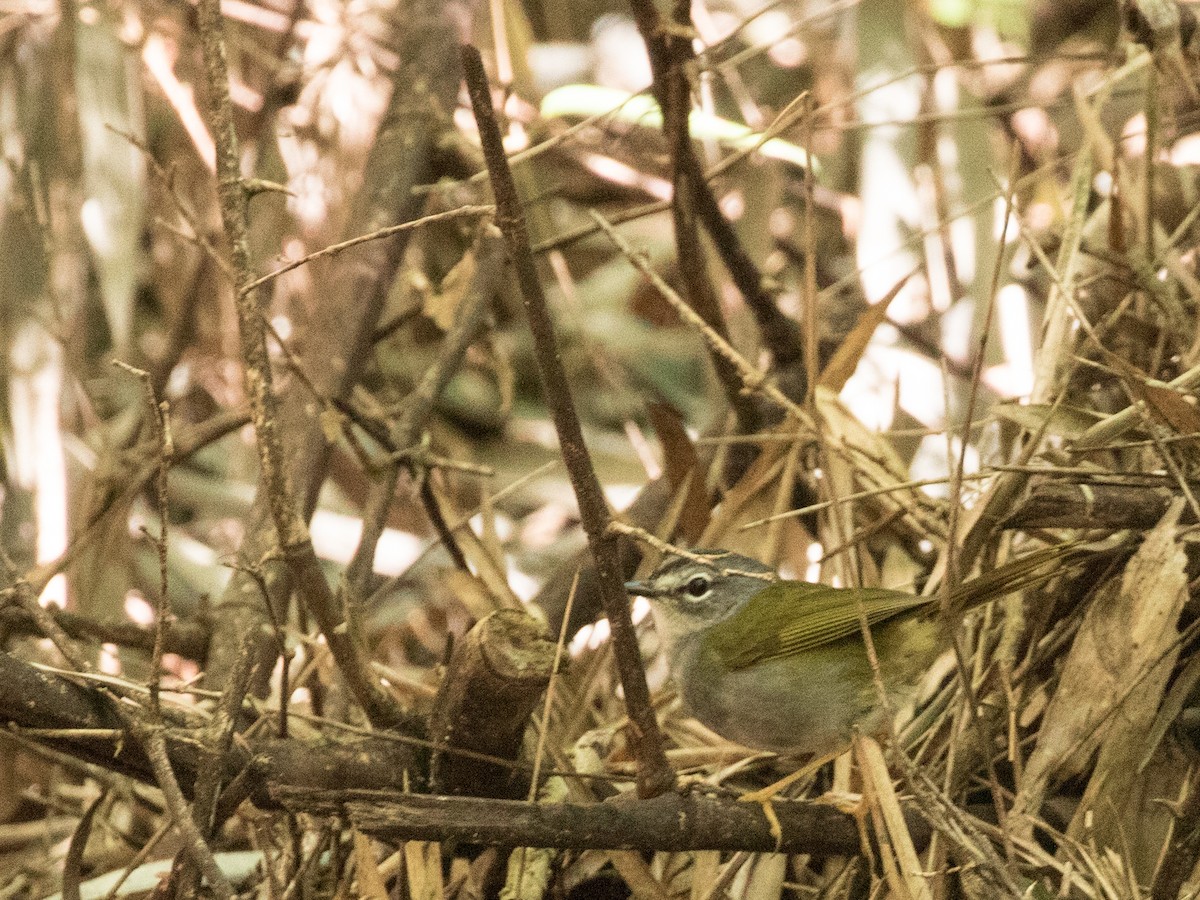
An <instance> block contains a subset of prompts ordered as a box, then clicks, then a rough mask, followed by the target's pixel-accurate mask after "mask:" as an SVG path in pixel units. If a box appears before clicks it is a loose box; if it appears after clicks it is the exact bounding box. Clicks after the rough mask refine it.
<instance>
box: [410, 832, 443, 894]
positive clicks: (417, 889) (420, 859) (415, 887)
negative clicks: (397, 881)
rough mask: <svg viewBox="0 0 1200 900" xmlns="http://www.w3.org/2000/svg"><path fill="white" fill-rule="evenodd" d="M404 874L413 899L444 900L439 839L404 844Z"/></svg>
mask: <svg viewBox="0 0 1200 900" xmlns="http://www.w3.org/2000/svg"><path fill="white" fill-rule="evenodd" d="M404 874H405V875H407V876H408V895H409V896H410V897H411V898H412V900H442V897H443V896H444V893H445V888H444V887H443V886H442V845H441V844H439V843H438V842H437V841H407V842H406V843H405V844H404Z"/></svg>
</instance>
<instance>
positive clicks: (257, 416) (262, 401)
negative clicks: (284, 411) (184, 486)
mask: <svg viewBox="0 0 1200 900" xmlns="http://www.w3.org/2000/svg"><path fill="white" fill-rule="evenodd" d="M197 11H198V14H199V15H198V25H199V32H200V41H201V46H202V48H203V52H204V65H205V75H206V79H205V81H206V88H207V93H208V96H209V103H210V115H211V117H212V125H213V133H214V135H215V137H216V145H217V190H218V195H219V198H220V206H221V220H222V223H223V225H224V227H225V233H226V236H227V237H228V239H229V243H230V247H231V251H232V262H233V270H234V282H235V286H236V291H235V301H236V304H235V305H236V308H237V317H238V334H239V338H240V347H241V356H242V366H243V380H244V383H245V390H246V394H247V396H248V397H249V398H250V410H251V416H252V418H253V421H254V432H255V437H256V442H257V447H258V460H259V466H260V469H261V471H260V485H261V489H262V490H263V491H264V492H265V494H266V499H267V504H268V506H269V509H270V512H271V519H272V520H273V522H274V525H275V531H276V534H277V537H278V541H279V544H280V546H281V548H282V550H283V552H284V555H285V558H286V562H287V565H288V569H289V571H290V573H291V575H292V578H293V582H294V585H295V587H296V589H297V591H298V592H299V594H300V596H301V597H303V599H304V603H305V606H306V607H307V608H308V609H309V610H310V611H311V612H312V614H313V616H314V617H315V618H316V620H317V624H318V626H319V627H320V628H321V632H322V634H324V635H325V639H326V641H327V642H328V645H329V650H330V652H331V653H332V654H333V656H334V658H335V659H336V660H337V663H338V667H339V669H340V670H341V672H342V675H343V677H344V678H345V679H346V683H347V685H348V687H349V688H350V690H351V692H352V693H353V694H354V697H355V699H356V700H357V701H358V702H359V704H360V705H361V706H362V707H363V710H364V711H365V712H366V714H367V717H368V718H369V719H370V720H371V722H372V723H374V724H376V725H378V726H381V727H387V726H393V725H396V724H398V723H399V722H401V721H404V719H405V714H404V711H403V710H402V709H401V708H400V706H399V704H398V703H397V702H396V699H395V698H394V697H393V696H392V695H391V694H390V693H388V692H387V691H386V690H384V688H383V687H382V686H381V685H380V683H379V681H378V679H377V678H375V676H374V674H373V673H372V672H371V668H370V666H369V665H367V661H366V655H365V653H364V651H363V649H362V647H360V646H359V644H358V642H357V641H355V640H354V637H353V635H352V634H350V633H349V632H348V630H347V629H345V628H343V627H342V626H343V623H344V620H343V618H342V615H341V611H340V609H339V607H338V605H337V603H336V600H335V598H334V596H333V592H332V590H331V589H330V587H329V583H328V581H326V579H325V575H324V573H323V572H322V570H321V565H320V562H319V561H318V560H317V558H316V554H315V552H314V550H313V546H312V541H311V539H310V538H309V535H308V529H307V527H306V526H305V524H304V521H303V519H301V517H300V515H299V514H298V512H297V507H296V503H295V501H294V499H293V497H292V491H291V487H290V485H289V484H288V480H287V472H286V470H285V467H284V456H283V444H282V440H281V438H280V434H279V416H278V410H277V404H276V400H275V395H274V392H273V390H272V384H271V382H272V376H271V365H270V360H269V358H268V356H267V341H266V330H265V328H264V327H263V321H262V316H261V315H260V311H261V309H262V304H261V301H260V298H259V294H258V290H257V288H256V287H255V286H254V278H253V270H252V266H251V261H250V247H249V242H248V239H247V230H246V201H247V198H246V191H245V188H244V185H243V183H242V177H241V169H240V162H239V160H240V152H239V149H238V138H237V133H236V132H235V130H234V127H233V109H232V105H231V103H230V99H229V73H228V70H227V66H226V60H225V45H224V36H223V32H224V28H223V23H222V19H221V4H220V0H201V2H200V3H199V4H198V7H197Z"/></svg>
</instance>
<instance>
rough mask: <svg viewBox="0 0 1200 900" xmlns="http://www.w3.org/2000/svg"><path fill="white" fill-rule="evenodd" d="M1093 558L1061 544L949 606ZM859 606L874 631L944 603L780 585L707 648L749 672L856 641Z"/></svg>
mask: <svg viewBox="0 0 1200 900" xmlns="http://www.w3.org/2000/svg"><path fill="white" fill-rule="evenodd" d="M1094 553H1095V551H1094V550H1090V549H1089V548H1086V547H1084V546H1082V545H1079V544H1060V545H1057V546H1054V547H1046V548H1043V549H1041V550H1035V551H1033V552H1032V553H1026V554H1023V555H1022V556H1019V557H1017V558H1016V559H1012V560H1010V561H1008V562H1007V563H1004V564H1003V565H1000V566H997V567H995V568H994V569H991V570H989V571H987V572H985V573H984V574H982V575H980V576H978V577H976V578H973V579H971V580H970V581H967V582H964V583H963V584H961V585H959V586H958V587H957V588H956V589H955V590H954V591H953V592H952V593H951V597H950V606H951V608H952V609H957V610H959V611H960V612H962V611H965V610H967V609H970V608H972V607H974V606H978V605H980V604H982V603H986V602H988V601H990V600H995V599H997V598H999V597H1003V596H1004V595H1005V594H1009V593H1012V592H1014V591H1019V590H1024V589H1028V588H1033V587H1037V586H1039V585H1041V584H1044V583H1045V582H1047V581H1049V580H1050V579H1051V578H1053V577H1054V576H1055V575H1057V574H1060V573H1061V572H1062V571H1063V570H1064V569H1065V568H1068V567H1070V566H1072V565H1075V564H1076V563H1078V562H1080V561H1081V560H1083V559H1086V558H1088V557H1090V556H1093V555H1094ZM856 593H857V594H858V597H857V598H856V597H855V594H856ZM860 603H861V605H862V606H863V608H864V611H865V612H866V617H867V624H868V625H869V626H870V627H872V628H873V627H875V626H876V625H880V624H882V623H883V622H886V621H888V620H889V619H892V618H894V617H896V616H898V615H901V614H902V613H905V612H908V611H909V610H913V609H918V608H920V607H923V606H926V605H928V606H929V607H930V608H932V607H934V606H937V605H939V604H940V598H939V597H937V596H934V597H918V596H916V595H914V594H906V593H904V592H903V591H894V590H889V589H887V588H864V589H861V590H857V591H856V590H854V589H847V588H832V587H829V586H828V585H822V584H810V583H808V582H805V581H777V582H775V583H774V584H770V585H768V586H767V587H765V588H763V589H762V590H761V591H760V592H759V593H758V594H756V595H755V596H754V597H752V598H751V599H750V600H749V601H748V602H747V603H746V605H745V607H743V608H742V609H740V610H738V612H737V613H736V614H735V615H733V616H731V617H730V618H729V619H727V620H725V621H724V622H721V623H719V624H717V625H715V626H713V628H712V629H711V630H710V631H709V634H708V636H707V637H706V638H705V643H706V646H707V647H708V648H709V649H711V650H713V651H714V652H715V653H716V654H717V656H718V658H719V659H720V660H721V661H722V662H723V663H724V664H725V665H726V666H728V667H729V668H730V669H744V668H746V667H748V666H752V665H754V664H755V663H759V662H763V661H765V660H768V659H774V658H776V657H781V656H790V655H792V654H795V653H803V652H804V651H806V650H812V649H814V648H816V647H822V646H825V645H828V644H831V643H833V642H834V641H838V640H841V639H842V638H846V637H849V636H850V635H853V634H858V633H859V632H860V631H861V626H860V624H859V623H860V620H859V604H860Z"/></svg>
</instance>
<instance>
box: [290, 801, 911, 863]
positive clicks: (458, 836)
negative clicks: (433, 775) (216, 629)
mask: <svg viewBox="0 0 1200 900" xmlns="http://www.w3.org/2000/svg"><path fill="white" fill-rule="evenodd" d="M272 794H273V796H274V797H275V798H276V799H277V800H278V801H279V802H280V803H282V804H283V805H284V806H286V807H287V808H288V809H290V810H292V811H293V812H297V813H299V812H303V813H308V814H310V815H325V816H328V815H346V816H347V817H349V819H350V821H351V822H352V823H353V824H354V825H355V827H356V828H359V829H361V830H363V831H365V832H367V833H368V834H372V835H374V836H376V837H378V838H380V839H381V840H386V841H393V842H397V843H399V842H403V841H413V840H417V841H421V840H424V841H428V840H457V841H461V842H463V843H467V844H488V845H498V846H506V847H557V848H562V849H576V850H618V849H620V850H663V851H675V852H678V851H684V850H750V851H755V852H760V853H773V852H783V853H811V854H814V855H821V856H829V855H853V854H858V853H861V852H862V849H863V841H862V836H861V835H860V833H859V825H858V822H857V821H856V819H855V818H854V816H852V815H849V814H847V813H844V812H841V811H840V810H838V809H836V808H835V807H834V806H832V805H830V804H827V803H810V802H802V801H796V800H779V801H776V802H775V803H774V804H773V805H774V810H775V814H776V815H777V816H778V818H779V824H780V826H781V828H782V834H783V836H782V840H781V842H780V843H778V844H777V843H776V840H775V837H774V835H772V834H771V825H770V822H769V821H768V819H767V817H766V815H765V814H764V813H763V811H762V808H761V807H760V806H759V805H758V804H755V803H742V802H740V801H738V800H734V799H731V798H727V797H706V796H703V795H700V794H696V793H690V794H682V795H681V794H676V793H674V792H671V793H667V794H662V795H660V796H657V797H653V798H650V799H634V798H632V797H630V796H629V795H628V794H622V795H618V796H617V797H615V798H613V799H612V800H608V801H606V802H604V803H546V804H539V803H525V802H521V801H516V800H493V799H484V798H480V797H437V796H430V795H426V794H400V793H388V792H385V791H304V790H297V789H295V788H284V787H273V788H272ZM905 824H906V826H907V828H908V830H909V833H910V834H911V835H912V837H913V843H914V844H916V845H917V846H918V847H924V846H925V845H926V844H928V842H929V836H930V829H929V825H928V823H927V822H925V820H924V819H923V818H921V816H920V815H919V814H918V813H917V812H916V811H915V810H911V809H910V810H906V811H905Z"/></svg>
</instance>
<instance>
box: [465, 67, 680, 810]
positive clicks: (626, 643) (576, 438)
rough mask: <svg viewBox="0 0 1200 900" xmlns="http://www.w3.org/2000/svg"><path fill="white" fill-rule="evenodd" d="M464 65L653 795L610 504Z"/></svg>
mask: <svg viewBox="0 0 1200 900" xmlns="http://www.w3.org/2000/svg"><path fill="white" fill-rule="evenodd" d="M462 63H463V69H464V74H465V76H466V79H467V88H468V91H469V93H470V95H471V106H472V108H473V109H474V111H475V121H476V122H477V123H478V126H479V135H480V143H481V144H482V147H483V154H484V158H485V159H486V160H487V165H488V174H489V176H490V178H491V182H492V191H493V192H494V194H495V196H496V222H497V224H498V225H499V226H500V230H501V231H503V232H504V237H505V239H506V240H507V242H508V247H509V252H510V253H511V254H512V258H513V264H514V267H515V269H516V275H517V280H518V283H519V284H520V288H521V298H522V302H523V303H524V306H525V313H526V316H527V317H528V320H529V330H530V333H531V334H532V336H533V343H534V347H535V351H536V352H535V358H536V360H537V365H538V374H539V376H540V379H541V384H542V391H543V393H544V394H545V397H546V401H547V404H548V405H549V407H550V412H551V416H552V418H553V419H554V427H555V430H556V431H557V432H558V441H559V446H560V449H561V452H562V456H563V461H564V463H565V464H566V467H567V472H568V474H569V476H570V479H571V486H572V488H573V489H574V491H575V498H576V501H577V502H578V504H579V515H580V518H581V520H582V521H583V527H584V531H585V532H586V533H587V537H588V545H589V546H590V547H591V550H592V556H593V558H594V559H595V562H596V573H597V575H598V577H599V581H600V587H601V596H602V597H603V600H604V608H605V610H606V611H607V613H608V620H609V624H610V625H611V626H612V642H613V656H614V658H615V660H616V664H617V671H618V673H619V674H620V677H621V685H622V687H623V688H624V690H625V704H626V709H627V710H628V712H629V719H630V725H631V728H630V731H631V737H632V744H633V747H634V752H635V755H636V756H637V759H638V763H639V765H638V791H639V793H641V794H642V795H643V796H654V795H655V794H659V793H662V792H663V791H665V790H669V789H670V788H671V786H672V785H673V784H674V783H675V773H674V772H672V771H671V766H670V764H669V763H668V762H667V758H666V754H665V753H664V751H663V740H662V733H661V732H660V731H659V728H658V721H657V720H656V719H655V716H654V709H653V708H652V707H651V706H650V690H649V688H648V687H647V686H646V673H645V671H644V670H643V669H642V660H641V653H640V651H639V650H638V645H637V635H636V633H635V632H634V629H633V622H632V620H631V619H630V611H629V597H628V596H627V595H626V593H625V582H624V575H623V570H622V565H621V559H620V552H619V551H620V543H619V541H618V539H617V536H616V535H613V534H610V533H609V531H608V522H609V519H610V516H609V512H608V504H607V503H606V501H605V499H604V493H603V491H602V490H601V488H600V482H599V480H598V479H597V477H596V471H595V469H594V468H593V467H592V461H591V457H590V456H589V454H588V450H587V446H586V445H585V444H584V441H583V431H582V429H581V428H580V425H579V418H578V416H577V415H576V414H575V404H574V401H573V399H572V397H571V389H570V387H569V385H568V383H567V374H566V371H565V370H564V369H563V365H562V360H561V359H560V358H559V354H558V344H557V341H556V339H555V337H554V326H553V324H552V323H551V320H550V313H549V310H548V308H547V304H546V296H545V294H544V292H543V291H542V284H541V280H540V279H539V278H538V273H537V268H536V266H535V264H534V261H533V254H532V252H530V249H529V236H528V233H527V231H526V228H525V215H524V212H523V210H522V207H521V201H520V198H519V197H518V195H517V191H516V185H515V184H514V183H513V178H512V173H511V172H510V171H509V168H508V161H507V159H506V157H505V154H504V144H503V142H502V141H501V138H500V129H499V128H498V127H497V125H496V119H495V114H494V113H493V111H492V98H491V92H490V89H489V87H488V83H487V75H486V74H485V73H484V69H483V62H482V60H481V59H480V57H479V51H478V50H476V49H475V48H474V47H470V46H464V47H463V48H462Z"/></svg>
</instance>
